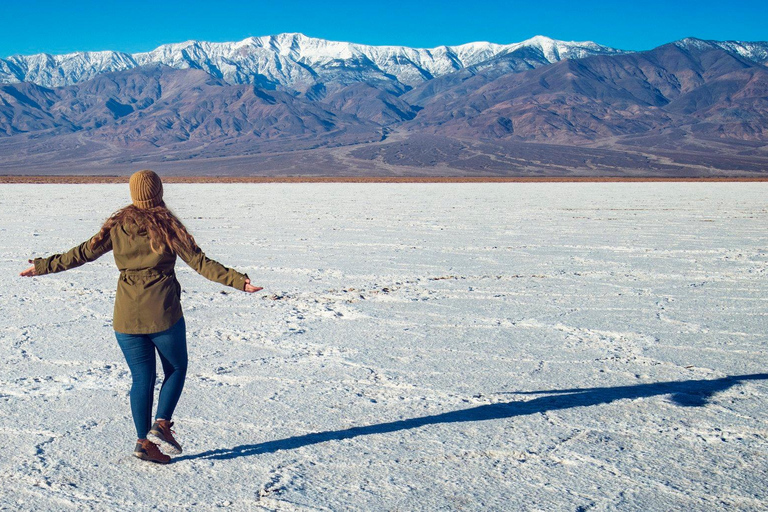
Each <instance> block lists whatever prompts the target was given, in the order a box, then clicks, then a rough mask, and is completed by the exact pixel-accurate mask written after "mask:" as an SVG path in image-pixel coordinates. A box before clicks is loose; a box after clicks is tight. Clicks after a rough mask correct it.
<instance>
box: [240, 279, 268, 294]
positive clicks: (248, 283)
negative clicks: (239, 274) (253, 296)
mask: <svg viewBox="0 0 768 512" xmlns="http://www.w3.org/2000/svg"><path fill="white" fill-rule="evenodd" d="M263 289H264V288H262V287H261V286H253V285H252V284H251V280H250V279H246V280H245V288H243V291H244V292H247V293H254V292H258V291H260V290H263Z"/></svg>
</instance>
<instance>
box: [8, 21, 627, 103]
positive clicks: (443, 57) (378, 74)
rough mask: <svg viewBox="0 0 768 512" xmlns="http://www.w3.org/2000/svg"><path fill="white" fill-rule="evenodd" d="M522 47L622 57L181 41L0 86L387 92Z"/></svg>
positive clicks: (493, 48)
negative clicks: (158, 82)
mask: <svg viewBox="0 0 768 512" xmlns="http://www.w3.org/2000/svg"><path fill="white" fill-rule="evenodd" d="M526 47H530V48H535V49H538V50H539V51H540V52H541V54H542V55H543V56H544V57H545V58H546V60H547V61H548V62H549V63H552V62H556V61H559V60H561V59H571V58H581V57H586V56H589V55H606V54H607V55H610V54H616V53H622V52H621V50H616V49H614V48H608V47H605V46H601V45H599V44H596V43H593V42H590V41H587V42H565V41H556V40H554V39H550V38H547V37H544V36H536V37H533V38H531V39H528V40H527V41H523V42H520V43H514V44H508V45H501V44H494V43H488V42H474V43H467V44H463V45H458V46H438V47H436V48H409V47H405V46H368V45H362V44H355V43H346V42H339V41H327V40H324V39H317V38H313V37H307V36H305V35H303V34H298V33H286V34H278V35H273V36H265V37H249V38H247V39H244V40H242V41H238V42H232V43H211V42H205V41H186V42H183V43H175V44H166V45H162V46H160V47H158V48H156V49H154V50H152V51H150V52H144V53H135V54H128V53H122V52H114V51H102V52H78V53H70V54H65V55H48V54H44V53H43V54H36V55H14V56H12V57H8V58H7V59H0V83H17V82H33V83H35V84H37V85H42V86H45V87H59V86H64V85H71V84H74V83H78V82H82V81H84V80H89V79H91V78H93V77H94V76H96V75H98V74H101V73H105V72H110V71H120V70H124V69H130V68H134V67H137V66H142V65H146V64H165V65H167V66H170V67H173V68H177V69H186V68H193V69H202V70H204V71H206V72H208V73H210V74H211V75H213V76H215V77H217V78H221V79H223V80H225V81H226V82H228V83H230V84H243V83H254V84H257V85H260V86H263V87H265V88H278V87H287V88H290V89H298V90H306V89H308V88H309V87H311V86H312V85H314V84H318V83H327V82H334V83H338V84H341V85H349V84H351V83H355V82H369V83H370V82H394V84H393V87H395V88H398V86H405V87H409V86H413V85H417V84H420V83H422V82H425V81H427V80H430V79H432V78H435V77H438V76H442V75H445V74H448V73H452V72H454V71H457V70H460V69H463V68H465V67H468V66H472V65H475V64H478V63H481V62H483V61H486V60H488V59H492V58H494V57H498V56H501V55H504V54H507V53H510V52H514V51H516V50H519V49H520V48H526ZM399 92H402V91H399Z"/></svg>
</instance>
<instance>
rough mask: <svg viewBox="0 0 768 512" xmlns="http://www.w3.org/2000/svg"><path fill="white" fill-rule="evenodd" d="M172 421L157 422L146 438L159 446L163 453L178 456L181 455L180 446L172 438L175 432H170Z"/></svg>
mask: <svg viewBox="0 0 768 512" xmlns="http://www.w3.org/2000/svg"><path fill="white" fill-rule="evenodd" d="M172 426H173V422H172V421H168V420H157V421H155V422H154V423H153V424H152V428H151V429H150V430H149V434H147V438H148V439H150V440H152V441H153V442H155V443H157V444H158V445H160V448H162V449H163V451H164V452H165V453H172V454H174V455H178V454H180V453H181V445H180V444H179V443H178V441H176V439H174V438H173V434H175V432H174V431H173V430H171V427H172Z"/></svg>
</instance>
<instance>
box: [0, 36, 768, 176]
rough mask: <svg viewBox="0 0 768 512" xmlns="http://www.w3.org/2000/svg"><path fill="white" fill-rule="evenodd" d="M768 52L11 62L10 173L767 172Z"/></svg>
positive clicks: (227, 55)
mask: <svg viewBox="0 0 768 512" xmlns="http://www.w3.org/2000/svg"><path fill="white" fill-rule="evenodd" d="M767 163H768V43H767V42H738V41H704V40H700V39H695V38H688V39H683V40H680V41H676V42H673V43H669V44H666V45H662V46H660V47H658V48H654V49H652V50H648V51H642V52H628V51H622V50H618V49H614V48H609V47H605V46H601V45H599V44H596V43H593V42H563V41H556V40H552V39H549V38H546V37H542V36H536V37H534V38H532V39H529V40H527V41H523V42H521V43H515V44H509V45H499V44H493V43H485V42H482V43H469V44H464V45H460V46H441V47H437V48H432V49H418V48H408V47H401V46H379V47H376V46H365V45H359V44H353V43H343V42H335V41H326V40H322V39H315V38H310V37H306V36H304V35H302V34H279V35H276V36H268V37H259V38H248V39H245V40H243V41H240V42H236V43H209V42H199V41H188V42H185V43H179V44H170V45H164V46H161V47H159V48H157V49H155V50H153V51H151V52H146V53H136V54H127V53H121V52H111V51H105V52H81V53H73V54H67V55H47V54H38V55H31V56H12V57H8V58H6V59H0V173H1V174H127V173H130V172H132V171H133V170H135V169H136V168H137V167H142V166H149V167H152V168H154V169H156V170H159V171H160V172H165V173H168V174H206V175H251V174H253V175H494V176H496V175H536V176H539V175H588V176H609V175H632V176H693V175H695V176H715V175H717V176H720V175H723V176H752V175H762V174H763V173H764V172H765V169H766V168H768V166H766V164H767Z"/></svg>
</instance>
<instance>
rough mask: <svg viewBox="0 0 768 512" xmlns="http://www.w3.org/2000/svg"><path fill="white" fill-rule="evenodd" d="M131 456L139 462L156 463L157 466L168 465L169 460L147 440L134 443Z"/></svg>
mask: <svg viewBox="0 0 768 512" xmlns="http://www.w3.org/2000/svg"><path fill="white" fill-rule="evenodd" d="M133 455H134V456H136V457H138V458H139V459H141V460H148V461H150V462H157V463H159V464H168V463H169V462H170V461H171V458H170V457H169V456H167V455H165V454H164V453H162V452H161V451H160V449H159V448H158V447H157V445H156V444H155V443H153V442H152V441H150V440H148V439H139V440H138V441H136V448H134V449H133Z"/></svg>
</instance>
